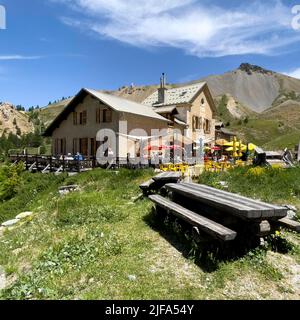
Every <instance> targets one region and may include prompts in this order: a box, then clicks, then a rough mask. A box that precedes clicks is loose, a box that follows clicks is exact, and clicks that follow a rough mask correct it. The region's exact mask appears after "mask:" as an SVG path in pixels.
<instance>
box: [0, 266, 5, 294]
mask: <svg viewBox="0 0 300 320" xmlns="http://www.w3.org/2000/svg"><path fill="white" fill-rule="evenodd" d="M5 287H6V275H5V271H4V269H3V268H2V267H1V266H0V290H2V289H5Z"/></svg>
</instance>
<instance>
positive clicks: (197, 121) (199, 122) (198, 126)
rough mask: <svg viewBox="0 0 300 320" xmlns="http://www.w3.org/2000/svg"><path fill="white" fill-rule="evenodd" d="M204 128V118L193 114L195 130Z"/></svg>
mask: <svg viewBox="0 0 300 320" xmlns="http://www.w3.org/2000/svg"><path fill="white" fill-rule="evenodd" d="M201 128H202V118H201V117H196V116H193V130H194V131H195V130H200V129H201Z"/></svg>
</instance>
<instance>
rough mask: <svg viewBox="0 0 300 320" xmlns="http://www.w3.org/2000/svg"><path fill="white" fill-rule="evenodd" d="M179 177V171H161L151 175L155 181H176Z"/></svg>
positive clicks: (180, 174) (180, 176)
mask: <svg viewBox="0 0 300 320" xmlns="http://www.w3.org/2000/svg"><path fill="white" fill-rule="evenodd" d="M181 178H182V173H181V172H163V173H160V174H158V175H157V176H155V177H153V180H154V181H156V182H164V183H172V182H178V181H179V180H180V179H181Z"/></svg>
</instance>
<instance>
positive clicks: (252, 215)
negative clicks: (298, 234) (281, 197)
mask: <svg viewBox="0 0 300 320" xmlns="http://www.w3.org/2000/svg"><path fill="white" fill-rule="evenodd" d="M166 188H167V189H168V190H169V191H171V192H173V193H175V194H179V195H182V196H184V197H185V198H187V199H191V200H195V201H197V202H199V203H202V204H205V205H208V206H210V207H211V208H215V209H218V210H220V211H222V212H226V213H228V214H230V215H235V216H237V217H239V218H243V219H257V220H264V219H266V218H277V219H279V218H283V217H285V216H286V215H287V211H288V210H287V209H286V208H284V207H278V206H274V205H270V204H267V203H264V202H261V201H256V200H253V199H249V198H246V197H242V196H240V195H238V194H233V193H229V192H226V191H222V190H218V189H215V188H211V187H208V186H204V185H198V184H195V183H182V184H167V185H166Z"/></svg>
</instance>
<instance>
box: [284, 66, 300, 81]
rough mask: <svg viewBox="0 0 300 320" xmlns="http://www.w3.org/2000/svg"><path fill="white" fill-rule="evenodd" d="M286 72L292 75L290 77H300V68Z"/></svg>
mask: <svg viewBox="0 0 300 320" xmlns="http://www.w3.org/2000/svg"><path fill="white" fill-rule="evenodd" d="M285 74H286V75H288V76H290V77H293V78H297V79H300V68H298V69H295V70H293V71H291V72H287V73H285Z"/></svg>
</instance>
